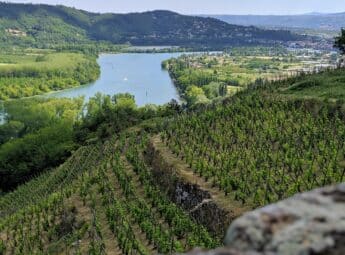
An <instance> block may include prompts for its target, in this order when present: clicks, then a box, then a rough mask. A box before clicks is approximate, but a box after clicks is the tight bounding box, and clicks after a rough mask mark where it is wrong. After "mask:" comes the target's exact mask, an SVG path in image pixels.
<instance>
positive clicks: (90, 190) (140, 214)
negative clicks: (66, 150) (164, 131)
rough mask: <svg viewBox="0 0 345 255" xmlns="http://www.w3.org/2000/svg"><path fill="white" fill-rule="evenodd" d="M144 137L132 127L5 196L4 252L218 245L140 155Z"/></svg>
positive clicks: (138, 250) (156, 249) (176, 248)
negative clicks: (173, 198)
mask: <svg viewBox="0 0 345 255" xmlns="http://www.w3.org/2000/svg"><path fill="white" fill-rule="evenodd" d="M138 137H139V140H138ZM145 139H146V137H145V136H144V135H143V136H141V135H139V136H138V135H137V134H136V133H128V134H123V135H122V136H121V137H120V138H119V139H116V140H111V141H108V142H107V143H106V144H104V145H102V146H100V145H99V146H89V147H84V148H82V149H80V150H79V151H78V152H77V153H75V154H74V155H73V157H72V158H71V159H70V160H69V161H67V162H66V163H65V164H64V165H62V166H61V167H60V168H58V169H56V170H55V171H54V172H52V173H50V174H49V175H48V174H46V175H43V176H41V177H38V178H37V179H36V180H34V181H32V182H30V183H28V184H27V185H24V186H23V187H21V188H19V189H18V190H17V191H15V192H14V193H12V194H8V195H6V196H4V197H1V199H0V205H1V214H2V220H1V224H0V232H1V243H0V244H1V245H0V247H1V249H0V252H1V254H66V253H70V254H133V253H134V254H153V253H157V252H160V253H170V252H175V251H185V250H189V249H191V248H192V247H194V246H201V247H208V248H211V247H216V246H217V245H219V241H218V240H217V239H214V238H213V237H212V235H211V234H210V233H209V232H208V231H207V230H206V228H204V227H203V226H201V225H199V224H197V223H196V222H195V221H194V220H193V219H192V218H191V217H189V215H188V214H186V212H184V211H183V210H182V209H181V208H180V207H178V206H177V205H175V204H174V203H172V202H171V201H170V200H169V199H168V197H167V196H166V195H165V194H164V193H162V192H161V191H160V189H159V188H158V186H156V184H155V182H154V179H153V177H152V175H151V171H150V169H149V167H148V166H147V165H146V164H145V162H144V159H143V157H141V156H140V155H141V153H140V152H141V150H142V148H143V146H144V144H145Z"/></svg>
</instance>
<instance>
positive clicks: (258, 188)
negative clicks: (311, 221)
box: [0, 71, 345, 254]
mask: <svg viewBox="0 0 345 255" xmlns="http://www.w3.org/2000/svg"><path fill="white" fill-rule="evenodd" d="M339 72H340V71H339ZM331 74H332V73H329V75H331ZM337 74H338V75H340V73H337ZM323 75H326V73H324V74H323ZM322 77H323V76H322ZM309 78H310V76H306V77H299V78H298V79H299V80H301V79H309ZM287 82H288V83H291V84H292V83H294V82H297V78H293V79H290V80H288V81H284V82H280V81H279V82H275V83H271V84H268V85H267V86H262V87H260V88H255V87H253V88H251V89H248V90H246V91H243V92H239V93H238V94H236V95H235V96H233V97H231V98H227V99H225V100H223V101H221V102H218V103H214V104H213V105H209V106H207V107H204V108H199V109H197V110H194V111H192V110H188V111H186V112H183V113H180V114H176V116H174V117H165V118H157V119H152V120H146V121H145V122H144V123H142V124H140V125H137V126H135V127H131V128H129V129H127V130H125V131H122V132H120V133H119V134H117V135H114V136H113V137H112V138H109V139H108V140H106V141H105V142H104V143H101V142H99V143H97V144H92V145H87V146H84V147H81V148H80V149H79V150H78V151H76V152H75V153H74V154H73V155H72V157H71V158H70V159H69V160H68V161H66V162H65V163H64V164H63V165H62V166H60V167H59V168H57V169H55V170H53V171H51V172H47V173H45V174H43V175H42V176H39V177H37V178H36V179H35V180H33V181H30V182H28V183H27V184H25V185H23V186H21V187H20V188H18V189H17V190H16V191H14V192H12V193H10V194H6V195H3V196H1V197H0V215H1V220H0V238H1V239H0V240H1V241H0V254H157V253H163V254H170V253H173V252H183V251H187V250H190V249H191V248H193V247H196V246H198V247H205V248H213V247H216V246H219V245H221V243H222V238H223V236H224V232H225V230H226V228H227V227H228V224H229V223H230V222H232V221H233V219H235V218H237V217H238V216H239V215H241V214H243V213H244V212H246V211H248V210H251V209H252V208H256V207H260V206H262V205H266V204H268V203H272V202H274V201H277V200H280V199H282V198H285V197H288V196H290V195H292V194H295V193H297V192H301V191H306V190H310V189H313V188H315V187H319V186H324V185H327V184H331V183H338V182H343V181H344V179H345V123H344V120H345V112H344V105H343V102H342V101H341V100H338V101H334V100H330V101H320V100H317V99H312V100H311V99H299V98H295V97H291V96H286V95H285V94H283V95H282V94H279V91H280V88H285V87H287V84H286V83H287ZM320 86H321V85H320ZM104 119H107V118H104Z"/></svg>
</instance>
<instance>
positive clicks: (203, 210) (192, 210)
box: [144, 144, 232, 237]
mask: <svg viewBox="0 0 345 255" xmlns="http://www.w3.org/2000/svg"><path fill="white" fill-rule="evenodd" d="M144 154H145V160H146V162H147V163H148V164H149V165H150V166H151V168H152V172H153V175H154V176H155V179H156V181H157V184H158V185H159V186H160V188H161V189H162V190H163V191H165V192H167V194H168V196H169V198H170V199H171V201H173V202H174V203H176V204H178V205H180V206H181V207H182V208H183V209H185V210H186V211H187V212H188V213H189V214H190V215H191V216H192V217H193V218H194V219H195V220H196V221H197V222H198V223H199V224H202V225H204V226H205V227H206V228H207V229H208V230H209V231H210V232H212V234H214V235H216V236H218V237H223V236H224V235H225V233H226V230H227V226H228V225H229V224H230V221H231V219H232V217H231V215H230V214H231V212H228V211H225V210H224V209H223V208H221V207H220V206H218V205H217V204H216V203H215V202H214V200H213V199H212V196H211V194H210V193H209V192H208V191H207V190H205V189H203V188H202V187H200V186H199V185H197V184H192V183H190V182H189V181H187V180H185V179H183V177H181V176H180V175H179V174H178V173H177V170H176V168H175V167H174V165H172V164H170V163H169V162H168V160H167V159H166V158H165V157H164V156H163V155H162V153H161V151H160V150H159V149H157V148H155V147H154V146H153V144H149V145H148V147H147V149H146V151H145V153H144Z"/></svg>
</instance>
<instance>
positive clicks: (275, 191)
mask: <svg viewBox="0 0 345 255" xmlns="http://www.w3.org/2000/svg"><path fill="white" fill-rule="evenodd" d="M163 129H164V131H163V132H162V134H161V139H162V140H163V141H164V143H165V144H166V146H168V147H169V148H170V150H171V151H172V152H173V153H174V154H175V155H176V156H177V157H179V158H180V159H181V160H183V161H185V162H186V163H187V164H188V165H189V167H190V168H191V169H192V170H193V171H194V173H195V174H196V175H199V176H201V177H203V178H204V179H205V181H207V182H210V183H212V186H213V187H217V188H219V190H221V191H223V192H224V194H225V195H226V196H228V197H229V201H231V200H235V201H240V202H241V203H242V204H245V205H250V206H251V207H258V206H263V205H266V204H268V203H272V202H275V201H277V200H281V199H283V198H286V197H288V196H291V195H293V194H295V193H297V192H302V191H305V190H310V189H312V188H315V187H319V186H325V185H327V184H331V183H338V182H342V181H344V180H345V124H344V112H343V111H342V110H341V109H336V108H335V107H331V106H329V105H327V104H324V105H322V104H321V103H320V102H317V101H312V102H309V101H298V100H278V99H275V98H272V97H268V98H267V97H265V96H262V95H260V94H256V93H252V94H249V95H248V94H246V93H243V94H241V95H238V96H237V97H235V98H234V99H233V100H232V101H231V103H230V104H227V105H226V106H217V107H215V108H212V109H209V110H206V111H202V112H200V113H192V114H185V115H181V116H178V117H176V118H175V119H173V120H170V121H167V122H166V123H165V125H164V128H163Z"/></svg>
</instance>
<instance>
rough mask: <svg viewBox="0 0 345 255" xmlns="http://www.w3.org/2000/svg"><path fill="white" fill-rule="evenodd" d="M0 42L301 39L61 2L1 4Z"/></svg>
mask: <svg viewBox="0 0 345 255" xmlns="http://www.w3.org/2000/svg"><path fill="white" fill-rule="evenodd" d="M0 31H1V33H0V41H2V42H3V43H6V44H11V45H32V46H36V47H43V48H44V47H45V48H46V47H52V46H54V45H57V44H75V43H79V44H80V43H88V42H90V40H93V41H108V42H111V43H116V44H123V43H131V44H134V45H178V46H204V47H206V46H207V47H209V48H210V47H224V46H233V45H257V44H266V45H267V44H275V43H284V42H287V41H295V40H301V39H303V37H302V36H297V35H294V34H292V33H290V32H288V31H274V30H263V29H258V28H255V27H244V26H236V25H229V24H227V23H225V22H223V21H219V20H217V19H213V18H201V17H191V16H184V15H179V14H177V13H173V12H169V11H153V12H145V13H131V14H95V13H89V12H86V11H81V10H76V9H73V8H68V7H64V6H48V5H31V4H9V3H0Z"/></svg>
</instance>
